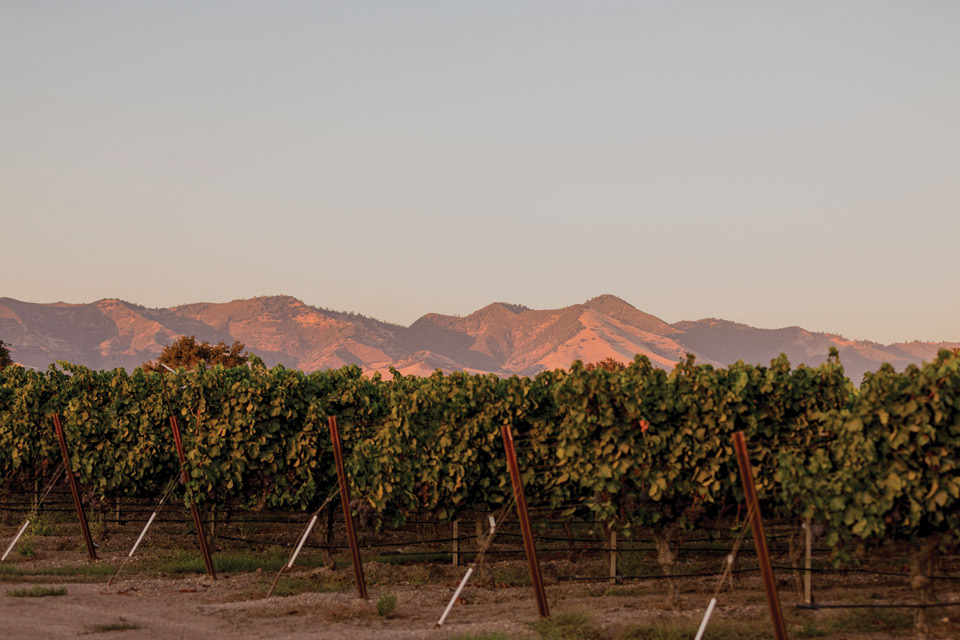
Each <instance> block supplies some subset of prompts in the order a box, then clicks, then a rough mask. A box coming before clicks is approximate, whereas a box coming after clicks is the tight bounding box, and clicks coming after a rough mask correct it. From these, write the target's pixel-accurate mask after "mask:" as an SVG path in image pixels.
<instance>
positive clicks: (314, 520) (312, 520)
mask: <svg viewBox="0 0 960 640" xmlns="http://www.w3.org/2000/svg"><path fill="white" fill-rule="evenodd" d="M315 524H317V514H313V517H312V518H310V524H308V525H307V530H306V531H304V532H303V535H302V536H300V542H298V543H297V548H296V550H294V552H293V555H292V556H290V562H288V563H287V569H292V568H293V563H294V562H296V560H297V556H298V555H300V549H303V545H304V543H305V542H306V541H307V536H309V535H310V532H311V531H313V525H315Z"/></svg>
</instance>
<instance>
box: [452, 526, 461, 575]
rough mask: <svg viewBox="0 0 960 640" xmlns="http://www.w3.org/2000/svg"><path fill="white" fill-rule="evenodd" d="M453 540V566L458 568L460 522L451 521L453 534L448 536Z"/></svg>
mask: <svg viewBox="0 0 960 640" xmlns="http://www.w3.org/2000/svg"><path fill="white" fill-rule="evenodd" d="M450 537H451V538H453V566H455V567H459V566H460V521H459V520H454V521H453V533H452V534H451V536H450Z"/></svg>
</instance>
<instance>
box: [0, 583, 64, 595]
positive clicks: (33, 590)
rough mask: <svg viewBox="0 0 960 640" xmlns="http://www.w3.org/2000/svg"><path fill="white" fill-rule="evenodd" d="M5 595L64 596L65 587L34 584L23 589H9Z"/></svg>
mask: <svg viewBox="0 0 960 640" xmlns="http://www.w3.org/2000/svg"><path fill="white" fill-rule="evenodd" d="M7 595H8V596H10V597H11V598H45V597H46V596H65V595H67V588H66V587H41V586H34V587H29V588H25V589H10V590H9V591H7Z"/></svg>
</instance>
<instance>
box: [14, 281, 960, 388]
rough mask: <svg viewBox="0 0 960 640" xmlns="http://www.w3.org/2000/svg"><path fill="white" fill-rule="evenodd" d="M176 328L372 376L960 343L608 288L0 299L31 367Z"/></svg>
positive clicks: (133, 348) (90, 360) (794, 357)
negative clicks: (422, 294) (733, 314)
mask: <svg viewBox="0 0 960 640" xmlns="http://www.w3.org/2000/svg"><path fill="white" fill-rule="evenodd" d="M180 335H194V336H196V337H197V339H199V340H209V341H211V342H217V341H220V340H222V341H224V342H227V343H231V342H233V341H234V340H240V341H241V342H243V343H244V344H245V345H246V346H247V349H248V350H249V351H251V352H253V353H256V354H257V355H258V356H260V357H261V358H263V360H264V361H265V362H267V364H269V365H274V364H283V365H284V366H288V367H294V368H299V369H303V370H305V371H314V370H318V369H327V368H335V367H340V366H344V365H351V364H352V365H358V366H360V367H362V368H363V369H364V370H365V371H367V372H368V373H372V372H374V371H380V372H386V371H388V370H389V369H390V368H391V367H395V368H396V369H398V370H400V371H401V372H403V373H405V374H408V373H409V374H416V375H427V374H429V373H432V372H433V371H434V370H436V369H438V368H439V369H442V370H444V371H453V370H464V371H469V372H474V373H486V372H491V373H496V374H497V375H533V374H535V373H537V372H539V371H542V370H544V369H554V368H560V367H567V366H569V365H570V364H571V363H572V362H573V361H574V360H577V359H579V360H584V361H587V362H591V361H598V360H602V359H604V358H608V357H610V358H614V359H616V360H620V361H624V362H626V361H629V360H632V359H633V357H634V355H636V354H643V355H645V356H647V357H648V358H650V360H651V361H652V362H653V363H654V364H655V365H656V366H661V367H664V368H670V367H672V366H673V364H675V363H676V362H677V361H678V360H680V359H681V358H683V357H685V355H686V354H687V353H692V354H694V355H695V356H697V358H698V361H700V362H703V363H705V364H712V365H715V366H724V365H728V364H731V363H733V362H736V361H737V360H743V361H745V362H750V363H754V364H766V363H768V362H769V361H770V360H771V359H773V358H775V357H777V356H778V355H779V354H780V353H786V354H787V356H788V358H789V359H790V361H791V362H792V363H794V364H795V365H798V364H801V363H803V364H807V365H810V366H815V365H817V364H820V363H821V362H823V361H825V360H826V357H827V354H828V353H829V350H830V348H831V347H836V348H837V349H838V350H839V351H840V354H841V362H843V364H844V366H845V368H846V370H847V373H848V375H849V376H850V377H851V378H853V379H854V380H859V379H860V378H861V377H862V375H863V373H864V372H866V371H871V370H875V369H877V368H879V366H880V365H881V364H882V363H884V362H889V363H891V364H893V365H894V366H896V367H897V368H903V367H905V366H908V365H910V364H918V363H919V362H921V361H923V360H929V359H931V358H932V357H934V356H935V355H936V352H937V350H938V349H940V348H960V342H923V341H917V340H915V341H912V342H900V343H893V344H890V345H883V344H880V343H876V342H871V341H868V340H851V339H848V338H846V337H844V336H842V335H839V334H832V333H823V332H811V331H808V330H806V329H803V328H802V327H799V326H790V327H781V328H779V329H762V328H757V327H751V326H749V325H746V324H742V323H738V322H734V321H730V320H724V319H721V318H703V319H701V320H692V321H691V320H684V321H681V322H677V323H674V324H670V323H667V322H665V321H664V320H662V319H660V318H658V317H657V316H655V315H652V314H649V313H647V312H644V311H641V310H640V309H638V308H636V307H634V306H633V305H631V304H629V303H628V302H626V301H625V300H623V299H621V298H619V297H617V296H614V295H610V294H604V295H601V296H597V297H595V298H591V299H589V300H586V301H585V302H582V303H579V304H574V305H570V306H567V307H561V308H559V309H531V308H529V307H526V306H524V305H522V304H513V303H507V302H494V303H491V304H489V305H486V306H485V307H482V308H480V309H477V310H476V311H474V312H472V313H470V314H468V315H466V316H457V315H445V314H440V313H427V314H425V315H423V316H421V317H420V318H418V319H417V320H416V321H415V322H413V323H412V324H411V325H410V326H403V325H398V324H393V323H389V322H384V321H381V320H377V319H375V318H369V317H367V316H364V315H361V314H358V313H351V312H345V311H333V310H330V309H325V308H321V307H315V306H311V305H307V304H306V303H304V302H303V301H302V300H299V299H297V298H295V297H292V296H287V295H272V296H259V297H254V298H241V299H237V300H232V301H230V302H222V303H210V302H194V303H187V304H182V305H177V306H173V307H168V308H148V307H144V306H142V305H138V304H136V303H132V302H127V301H124V300H120V299H118V298H103V299H101V300H97V301H95V302H91V303H64V302H55V303H46V304H43V303H31V302H23V301H19V300H15V299H13V298H0V339H3V340H4V341H5V342H7V343H9V344H10V345H11V349H10V351H11V355H12V357H13V358H14V360H15V361H17V362H20V363H22V364H25V365H28V366H33V367H37V368H44V367H46V366H47V365H48V364H49V363H51V362H54V361H57V360H67V361H70V362H74V363H76V364H81V365H85V366H89V367H92V368H97V369H100V368H104V369H109V368H115V367H124V368H127V369H132V368H133V367H136V366H138V365H140V364H142V363H143V362H145V361H147V360H151V359H154V358H155V357H156V356H157V355H158V354H159V353H160V351H161V350H162V348H163V346H164V345H166V344H169V343H170V342H172V341H173V340H175V339H176V338H177V337H179V336H180Z"/></svg>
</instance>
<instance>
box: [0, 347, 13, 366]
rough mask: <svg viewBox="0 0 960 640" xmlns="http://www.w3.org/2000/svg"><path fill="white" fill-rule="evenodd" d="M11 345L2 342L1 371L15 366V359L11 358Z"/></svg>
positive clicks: (0, 349) (0, 354)
mask: <svg viewBox="0 0 960 640" xmlns="http://www.w3.org/2000/svg"><path fill="white" fill-rule="evenodd" d="M9 346H10V345H8V344H6V343H5V342H4V341H3V340H0V369H6V368H7V367H9V366H10V365H12V364H13V358H11V357H10V349H9V348H8V347H9Z"/></svg>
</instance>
